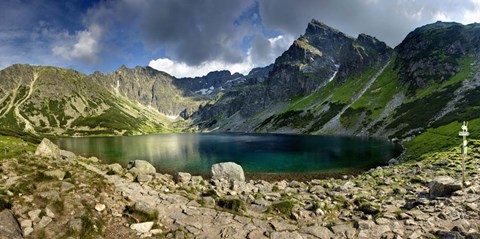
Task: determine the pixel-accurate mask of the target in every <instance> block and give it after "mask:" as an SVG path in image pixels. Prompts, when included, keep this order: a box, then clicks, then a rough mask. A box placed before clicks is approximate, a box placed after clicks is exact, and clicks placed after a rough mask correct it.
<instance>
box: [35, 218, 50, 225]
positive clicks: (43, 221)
mask: <svg viewBox="0 0 480 239" xmlns="http://www.w3.org/2000/svg"><path fill="white" fill-rule="evenodd" d="M50 222H52V218H51V217H49V216H43V217H42V219H40V222H38V224H37V225H36V226H35V228H44V227H46V226H47V225H48V224H50Z"/></svg>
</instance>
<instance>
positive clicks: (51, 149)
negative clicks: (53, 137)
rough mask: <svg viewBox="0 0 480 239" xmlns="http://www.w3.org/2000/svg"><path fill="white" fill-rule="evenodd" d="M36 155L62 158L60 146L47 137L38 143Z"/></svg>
mask: <svg viewBox="0 0 480 239" xmlns="http://www.w3.org/2000/svg"><path fill="white" fill-rule="evenodd" d="M35 155H38V156H41V157H46V158H48V157H51V158H56V159H59V158H60V148H58V146H57V145H55V144H54V143H52V141H50V140H49V139H47V138H44V139H43V140H42V142H41V143H40V144H39V145H38V147H37V150H36V151H35Z"/></svg>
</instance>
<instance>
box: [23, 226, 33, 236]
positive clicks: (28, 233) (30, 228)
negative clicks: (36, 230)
mask: <svg viewBox="0 0 480 239" xmlns="http://www.w3.org/2000/svg"><path fill="white" fill-rule="evenodd" d="M32 232H33V228H32V227H26V228H25V229H23V236H28V235H30V234H32Z"/></svg>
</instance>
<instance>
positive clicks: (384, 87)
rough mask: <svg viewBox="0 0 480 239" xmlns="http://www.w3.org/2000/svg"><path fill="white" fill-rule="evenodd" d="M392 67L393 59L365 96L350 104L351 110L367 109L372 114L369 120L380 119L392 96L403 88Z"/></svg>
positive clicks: (396, 71) (396, 72)
mask: <svg viewBox="0 0 480 239" xmlns="http://www.w3.org/2000/svg"><path fill="white" fill-rule="evenodd" d="M394 65H395V63H394V59H392V60H391V62H390V64H389V65H388V66H387V67H386V68H385V70H383V72H382V74H380V75H379V76H378V78H377V79H376V80H375V82H374V83H373V84H372V85H371V86H370V88H368V90H367V91H366V92H365V94H363V96H362V97H360V98H359V99H358V100H357V101H356V102H355V103H353V104H352V107H351V108H352V109H358V108H366V109H369V110H370V111H371V112H372V113H371V115H370V119H371V120H375V119H377V118H378V117H380V114H381V113H382V111H383V110H384V108H385V106H386V105H387V104H388V103H389V102H390V100H392V98H393V96H394V95H395V94H397V93H398V92H401V91H402V90H403V88H404V87H402V86H401V85H400V84H399V78H398V70H395V69H394Z"/></svg>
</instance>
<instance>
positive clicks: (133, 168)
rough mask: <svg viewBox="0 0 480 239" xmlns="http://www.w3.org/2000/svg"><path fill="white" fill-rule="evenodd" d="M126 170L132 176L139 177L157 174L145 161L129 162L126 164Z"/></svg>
mask: <svg viewBox="0 0 480 239" xmlns="http://www.w3.org/2000/svg"><path fill="white" fill-rule="evenodd" d="M127 169H128V171H129V172H130V173H132V174H133V175H139V174H150V175H155V173H156V172H157V170H156V169H155V167H153V165H152V164H150V163H149V162H147V161H145V160H134V161H130V162H128V166H127Z"/></svg>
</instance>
